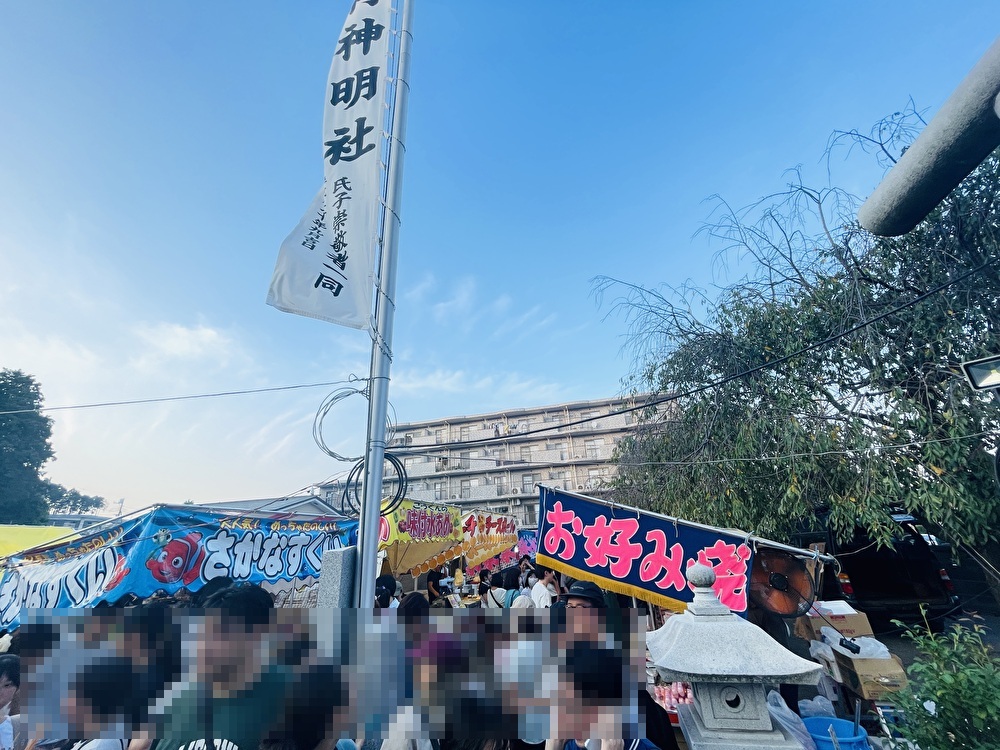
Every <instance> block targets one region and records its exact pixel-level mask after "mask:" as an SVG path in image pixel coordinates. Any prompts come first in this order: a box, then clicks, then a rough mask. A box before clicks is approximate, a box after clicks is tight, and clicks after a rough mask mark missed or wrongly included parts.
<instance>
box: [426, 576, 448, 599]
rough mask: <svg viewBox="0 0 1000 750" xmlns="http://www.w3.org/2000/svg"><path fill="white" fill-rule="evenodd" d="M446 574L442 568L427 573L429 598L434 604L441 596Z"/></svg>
mask: <svg viewBox="0 0 1000 750" xmlns="http://www.w3.org/2000/svg"><path fill="white" fill-rule="evenodd" d="M442 578H444V574H443V573H442V572H441V571H440V570H432V571H431V572H430V573H428V574H427V600H428V601H429V602H430V603H431V604H433V603H434V602H436V601H437V600H438V599H440V598H441V579H442Z"/></svg>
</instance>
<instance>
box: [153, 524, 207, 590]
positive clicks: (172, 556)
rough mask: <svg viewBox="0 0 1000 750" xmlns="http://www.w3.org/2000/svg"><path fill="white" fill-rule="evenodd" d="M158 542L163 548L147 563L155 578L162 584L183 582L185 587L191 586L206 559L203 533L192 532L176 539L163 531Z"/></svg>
mask: <svg viewBox="0 0 1000 750" xmlns="http://www.w3.org/2000/svg"><path fill="white" fill-rule="evenodd" d="M157 541H158V542H160V543H162V544H163V546H162V547H160V549H159V550H158V551H156V552H154V553H153V554H152V555H151V556H150V558H149V559H148V560H147V561H146V567H147V568H149V572H150V573H152V575H153V578H155V579H156V580H157V581H159V582H160V583H177V582H178V581H181V582H183V583H184V585H185V586H190V585H191V584H192V583H193V582H194V581H195V580H196V579H197V578H198V574H199V572H200V570H201V563H202V562H203V561H204V559H205V550H204V549H203V548H202V546H201V533H200V532H197V531H191V532H188V533H187V534H185V535H184V536H182V537H178V538H176V539H174V538H171V536H170V534H169V533H167V532H166V531H162V532H161V533H160V534H158V535H157Z"/></svg>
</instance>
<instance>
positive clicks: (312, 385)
mask: <svg viewBox="0 0 1000 750" xmlns="http://www.w3.org/2000/svg"><path fill="white" fill-rule="evenodd" d="M356 380H357V379H355V380H335V381H333V382H329V383H300V384H298V385H279V386H273V387H270V388H249V389H246V390H241V391H219V392H217V393H195V394H192V395H188V396H162V397H160V398H138V399H133V400H131V401H102V402H100V403H96V404H74V405H72V406H41V407H39V408H37V409H15V410H13V411H0V417H5V416H7V415H9V414H31V413H34V412H38V411H68V410H71V409H100V408H104V407H106V406H132V405H135V404H161V403H165V402H167V401H192V400H194V399H202V398H219V397H221V396H246V395H248V394H252V393H274V392H276V391H295V390H300V389H303V388H325V387H327V386H331V385H344V384H345V383H350V382H356Z"/></svg>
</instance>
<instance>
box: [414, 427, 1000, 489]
mask: <svg viewBox="0 0 1000 750" xmlns="http://www.w3.org/2000/svg"><path fill="white" fill-rule="evenodd" d="M992 434H994V433H993V431H991V430H986V431H983V432H975V433H971V434H969V435H955V436H952V437H945V438H929V439H927V440H910V441H908V442H905V443H890V444H888V445H870V446H867V447H864V448H843V449H840V450H830V451H820V452H819V453H787V454H783V455H778V456H756V457H747V458H718V459H705V460H695V461H635V462H628V461H617V462H615V463H616V465H618V466H634V467H639V466H695V465H705V464H730V463H760V462H766V461H787V460H789V459H795V458H820V457H826V456H855V455H858V454H860V453H869V452H875V451H889V450H902V449H904V448H918V447H920V446H923V445H933V444H935V443H948V442H954V441H957V440H972V439H974V438H980V437H986V436H987V435H992ZM438 447H439V446H435V449H436V448H438ZM394 452H395V453H396V455H399V456H404V457H417V456H426V457H430V458H448V459H451V458H454V457H455V456H454V454H452V453H431V452H424V451H420V450H419V449H413V450H407V451H394ZM460 460H462V461H469V462H470V463H471V462H475V461H479V462H482V461H494V462H495V461H498V460H505V459H497V458H492V457H490V456H466V457H462V458H460ZM512 460H516V459H512ZM609 463H610V459H602V458H599V457H592V456H581V457H579V458H565V459H554V460H552V461H537V460H536V461H517V462H516V463H513V464H508V465H505V466H499V465H498V466H496V467H495V469H494V470H493V472H492V473H502V472H505V471H506V472H518V471H524V470H526V469H549V468H560V467H569V466H576V465H581V466H586V465H591V464H609ZM467 470H469V471H473V472H476V471H478V472H479V473H482V471H484V469H471V468H470V469H467ZM485 470H486V471H489V468H487V469H485ZM454 471H456V472H457V471H463V468H461V467H457V468H456V469H455V470H454ZM448 473H449V474H451V473H452V470H451V469H449V471H448ZM442 474H443V472H435V473H434V474H426V475H424V474H421V475H416V476H412V475H411V477H410V479H411V480H413V481H427V480H429V479H432V478H433V477H435V476H441V475H442Z"/></svg>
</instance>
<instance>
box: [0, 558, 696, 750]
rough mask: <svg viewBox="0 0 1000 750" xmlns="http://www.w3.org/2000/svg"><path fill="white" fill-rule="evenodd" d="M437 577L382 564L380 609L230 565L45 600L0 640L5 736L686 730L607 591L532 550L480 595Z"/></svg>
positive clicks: (415, 743)
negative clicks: (537, 561)
mask: <svg viewBox="0 0 1000 750" xmlns="http://www.w3.org/2000/svg"><path fill="white" fill-rule="evenodd" d="M440 581H441V579H437V581H436V582H435V581H434V579H429V583H428V596H424V594H423V593H421V592H415V593H411V594H409V595H406V596H403V595H402V588H401V587H400V586H399V584H398V583H397V582H396V581H395V579H393V578H392V577H391V576H384V577H382V578H380V579H379V580H378V582H377V584H376V607H375V608H374V610H372V611H359V610H324V609H276V608H275V607H274V604H273V600H272V598H271V596H270V594H268V593H267V592H266V591H265V590H264V589H262V588H260V587H259V586H255V585H248V584H234V583H232V582H231V581H222V582H213V583H214V585H213V586H212V587H210V588H209V589H207V590H203V591H202V592H199V594H198V595H197V596H196V597H194V598H192V597H189V596H187V595H185V596H184V597H180V598H179V597H165V596H159V597H153V598H151V599H148V600H146V601H141V602H138V601H137V602H134V603H133V606H128V607H124V608H118V607H115V608H111V607H105V608H97V609H92V610H77V611H69V612H65V611H64V612H56V613H52V612H50V613H47V614H42V613H37V614H36V615H35V616H33V617H29V618H27V619H26V621H25V622H24V623H23V624H22V625H21V627H20V628H19V629H18V630H16V631H15V632H14V634H13V637H12V638H11V639H10V642H9V644H8V650H7V653H6V654H4V655H0V702H3V707H2V708H0V712H2V714H0V715H2V717H3V721H0V750H257V749H258V748H259V749H261V750H356V748H358V747H360V748H361V750H393V748H395V747H397V746H398V747H399V748H403V747H404V746H405V747H406V748H407V750H451V748H461V750H478V749H479V748H482V749H483V750H486V749H487V748H490V749H493V748H495V749H496V750H506V748H512V749H513V748H516V749H517V750H524V749H525V748H534V749H536V750H574V748H576V747H577V745H578V744H582V743H583V742H584V741H585V740H593V739H594V738H599V739H600V740H602V741H603V742H605V743H610V744H608V745H605V747H610V748H615V747H617V745H618V744H622V745H623V747H624V743H627V744H628V745H629V746H630V747H634V748H639V747H640V746H645V747H647V748H649V747H660V748H664V749H665V750H669V749H670V748H672V747H676V741H675V740H674V735H673V732H672V730H671V729H670V726H669V722H668V721H667V719H666V716H665V715H660V714H662V710H661V709H659V707H658V706H657V705H656V704H655V703H654V702H652V700H651V699H648V698H649V696H648V694H647V693H646V691H645V689H644V672H643V669H642V667H643V666H644V657H645V649H644V643H643V639H642V632H641V631H642V629H641V628H640V627H639V618H638V617H636V616H635V612H634V611H632V612H631V613H626V616H625V617H624V618H623V617H622V613H621V612H618V614H617V617H616V618H615V619H616V622H617V624H616V625H612V623H611V622H610V619H609V614H610V612H609V610H608V608H607V603H608V601H609V599H610V595H607V594H605V592H602V591H601V590H600V589H598V587H597V586H595V585H594V584H592V583H588V582H584V581H576V582H559V581H558V578H557V576H556V575H555V574H554V572H553V571H550V570H545V569H541V568H535V567H533V566H531V565H530V561H529V560H527V559H523V560H522V561H521V563H520V564H519V565H518V567H516V568H513V569H511V570H510V571H507V572H506V573H505V574H499V573H498V574H494V575H492V576H491V578H490V580H489V581H486V582H484V583H483V584H480V591H481V593H482V594H483V609H470V610H455V611H452V612H441V611H439V609H438V606H440V605H439V604H438V603H439V601H440V600H441V599H443V598H444V597H443V596H442V594H441V591H440V589H439V590H438V592H437V597H433V601H431V598H432V597H431V591H430V589H431V587H432V586H435V584H437V585H440ZM567 583H568V585H565V584H567ZM435 605H438V606H435ZM393 609H395V610H396V611H395V612H391V611H390V610H393ZM490 610H508V611H506V612H496V611H490ZM544 610H547V611H544ZM623 622H624V623H626V624H625V626H624V627H623V626H622V623H623ZM22 673H23V675H24V685H23V686H22V685H21V675H22ZM555 737H563V738H566V739H563V740H553V739H551V738H555ZM209 738H210V739H209ZM646 738H649V739H646ZM588 747H591V748H592V747H593V744H592V743H591V744H590V745H588Z"/></svg>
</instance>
